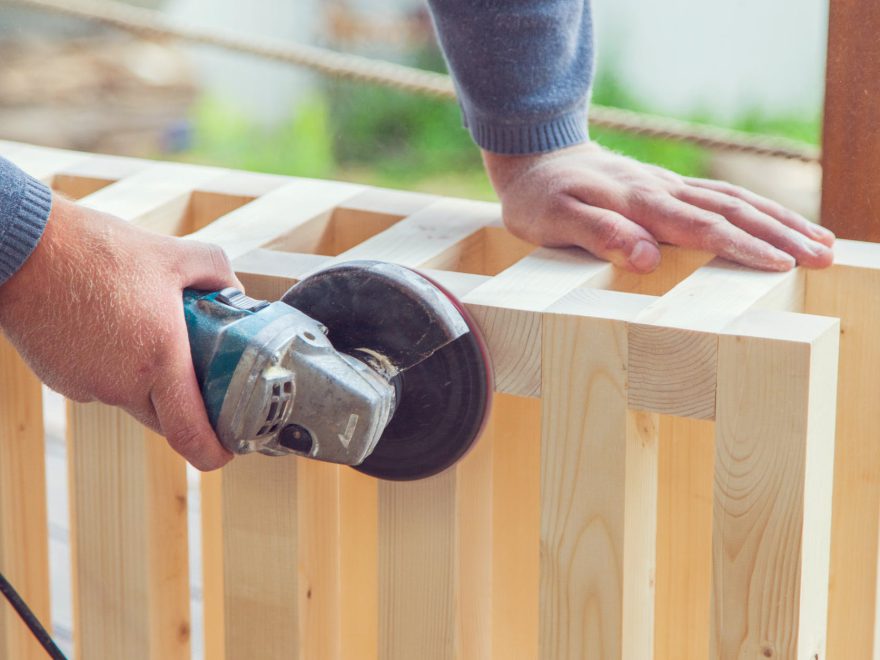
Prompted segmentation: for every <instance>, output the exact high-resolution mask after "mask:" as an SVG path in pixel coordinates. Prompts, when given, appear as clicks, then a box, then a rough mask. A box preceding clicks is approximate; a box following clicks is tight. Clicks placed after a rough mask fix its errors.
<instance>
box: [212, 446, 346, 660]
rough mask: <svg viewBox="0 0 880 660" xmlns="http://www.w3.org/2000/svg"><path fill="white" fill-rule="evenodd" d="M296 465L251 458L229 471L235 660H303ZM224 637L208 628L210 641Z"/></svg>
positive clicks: (228, 643)
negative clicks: (299, 595) (212, 636)
mask: <svg viewBox="0 0 880 660" xmlns="http://www.w3.org/2000/svg"><path fill="white" fill-rule="evenodd" d="M297 463H298V462H297V461H295V460H279V459H277V458H270V457H267V456H260V455H252V456H242V457H239V458H237V459H236V460H234V461H233V462H232V463H230V464H229V465H228V466H226V467H225V468H224V469H223V478H222V479H223V489H222V511H223V588H224V594H223V602H224V604H225V607H224V610H225V611H224V618H225V621H226V626H225V629H224V630H223V631H222V634H223V635H224V636H225V640H224V646H225V653H226V658H229V660H245V659H247V658H289V659H291V660H296V659H297V658H301V657H304V656H302V655H301V654H300V652H299V645H300V640H301V637H300V635H301V632H300V626H299V618H300V607H299V604H300V600H299V598H298V597H297V594H298V592H299V587H300V580H299V577H298V565H297V562H298V554H297V551H296V548H297V522H298V520H297V519H298V509H299V507H298V504H297V502H298V498H299V492H298V483H297ZM328 552H332V549H330V548H328ZM217 632H218V631H217V630H208V629H207V624H206V634H216V633H217Z"/></svg>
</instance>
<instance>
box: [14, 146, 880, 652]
mask: <svg viewBox="0 0 880 660" xmlns="http://www.w3.org/2000/svg"><path fill="white" fill-rule="evenodd" d="M0 155H8V157H9V158H10V159H11V160H13V161H14V162H20V163H21V164H23V165H24V166H26V167H27V168H28V169H29V171H31V172H33V173H34V174H35V175H36V176H39V177H40V178H42V179H43V180H44V181H46V182H48V183H50V184H52V185H53V186H54V187H55V188H56V189H57V190H59V191H60V192H63V193H64V194H66V195H68V196H71V197H74V198H77V199H80V200H81V201H82V203H84V204H86V205H88V206H90V207H92V208H97V209H101V210H104V211H107V212H111V213H115V214H117V215H119V216H121V217H123V218H125V219H127V220H129V221H131V222H136V223H138V224H140V225H142V226H144V227H147V228H149V229H153V230H155V231H161V232H164V233H171V234H176V235H188V236H190V237H192V238H196V239H200V240H206V241H212V242H215V243H218V244H220V245H221V246H222V247H224V249H226V251H227V252H228V253H229V254H230V256H231V258H232V259H233V264H234V267H235V269H236V271H237V273H238V274H239V277H240V278H241V279H242V281H243V282H244V284H245V285H246V287H247V289H248V292H249V293H250V294H251V295H254V296H258V297H266V298H269V299H277V298H278V297H280V295H281V294H282V293H283V292H284V291H285V290H286V289H287V288H288V287H289V286H291V285H292V284H293V283H295V282H296V281H298V280H300V279H302V278H303V277H305V276H308V274H310V273H313V272H315V271H316V270H319V269H321V268H323V267H326V266H328V265H331V264H333V263H337V262H340V261H345V260H349V259H355V258H357V259H362V258H373V259H383V260H387V261H393V262H396V263H400V264H403V265H407V266H410V267H413V268H417V269H420V270H423V271H425V272H427V273H428V274H429V276H430V277H432V278H433V279H435V280H436V281H437V282H439V283H440V284H441V285H443V286H445V287H446V288H447V289H449V290H450V291H452V292H453V293H455V295H457V296H458V297H459V298H460V299H461V300H462V301H463V303H464V305H465V306H466V307H467V309H468V310H469V311H470V312H471V313H472V315H473V317H474V318H475V320H476V321H477V323H478V325H479V326H480V328H481V329H482V331H483V333H484V336H485V338H486V340H487V344H488V348H489V353H490V356H491V358H492V361H493V367H494V371H495V374H496V390H497V395H496V404H495V408H494V411H493V413H492V416H491V418H490V421H489V423H488V426H487V430H486V432H485V434H484V436H483V438H482V439H481V441H480V442H479V443H478V444H477V446H476V448H475V449H474V450H473V451H472V452H471V453H470V454H469V455H468V456H467V457H466V458H465V459H464V460H463V461H461V462H460V463H459V464H458V465H457V466H456V467H455V468H453V469H451V470H449V471H447V472H445V473H443V474H442V475H438V476H437V477H434V478H431V479H427V480H424V481H421V482H415V483H386V482H381V483H380V482H377V481H375V480H372V479H370V478H368V477H365V476H363V475H360V474H359V473H356V472H354V471H352V470H349V469H346V468H339V467H336V466H332V465H324V464H317V463H314V462H309V461H302V460H299V459H268V458H265V457H245V458H239V459H237V460H236V461H233V463H231V464H230V465H229V466H227V467H226V468H224V469H223V470H222V471H221V472H219V473H216V474H211V475H205V476H204V477H203V478H202V490H201V501H202V520H201V524H202V544H201V545H202V548H201V559H202V562H201V564H202V569H203V571H204V600H205V645H204V647H205V649H206V653H207V657H211V658H220V659H222V658H227V659H230V660H232V659H237V658H251V657H266V658H274V657H297V658H304V659H308V658H346V659H347V658H352V659H360V658H366V659H369V658H377V659H378V658H382V659H386V658H388V659H392V658H406V659H409V658H414V657H418V658H437V659H446V658H497V659H502V658H503V659H507V658H536V657H541V658H553V659H555V658H602V659H604V658H627V659H633V660H641V659H643V658H650V657H654V658H658V659H659V658H675V659H679V658H705V657H712V658H724V659H727V658H741V657H742V658H750V657H773V658H797V659H798V660H801V659H809V658H813V657H814V655H815V656H816V657H819V658H825V657H826V655H825V640H826V635H825V627H826V622H827V625H828V627H829V632H828V639H829V640H830V643H832V644H840V647H839V648H841V649H865V648H872V647H871V644H872V643H873V642H872V640H873V637H874V633H873V631H874V627H875V626H876V612H877V610H876V607H875V599H876V582H877V560H878V556H877V555H878V553H877V539H878V535H880V534H878V524H877V520H878V514H880V491H878V490H877V489H876V483H877V481H878V480H876V479H874V478H873V477H872V476H871V475H873V473H874V472H880V454H876V452H875V451H874V450H873V449H872V447H873V446H874V445H875V444H876V443H871V442H867V441H866V437H867V436H866V435H865V434H866V433H868V432H867V431H866V430H865V429H870V428H873V426H871V425H870V424H868V423H867V422H866V421H865V420H866V419H871V418H872V417H871V416H872V415H874V414H875V412H876V409H877V406H876V405H874V404H873V403H872V401H871V398H870V395H869V394H868V392H870V391H874V392H876V391H878V390H877V388H876V383H875V382H874V379H876V375H875V374H876V373H880V369H878V366H880V365H878V364H877V361H878V360H880V355H877V353H876V351H874V350H873V348H872V345H873V344H872V342H871V337H874V336H876V332H875V328H874V325H875V324H876V321H877V319H878V318H880V301H878V300H876V296H875V295H874V292H875V291H876V290H878V289H877V287H874V286H871V284H870V282H872V281H873V279H871V278H874V277H875V275H876V272H877V270H878V269H880V250H878V247H877V246H874V245H867V244H864V245H863V244H857V243H852V242H846V241H843V242H841V245H840V246H839V249H841V252H842V253H843V254H844V255H845V258H844V259H842V260H839V262H838V264H837V265H835V266H834V267H833V268H831V269H829V270H828V271H822V272H810V273H804V272H803V271H800V270H795V271H792V272H791V273H786V274H768V273H756V272H753V271H749V270H746V269H742V268H739V267H736V266H732V265H730V264H727V263H725V262H723V261H721V260H712V259H711V256H710V255H707V254H705V253H700V252H695V251H689V250H680V249H676V248H669V247H664V248H663V257H664V260H663V265H662V266H661V268H660V269H658V271H657V272H656V273H654V274H652V275H648V276H636V275H633V274H631V273H624V272H621V271H618V270H617V269H615V268H613V267H612V266H610V265H609V264H607V263H605V262H601V261H599V260H596V259H593V258H592V257H590V256H589V255H587V254H585V253H583V252H580V251H577V250H558V249H547V248H534V247H533V246H530V245H527V244H525V243H523V242H522V241H519V240H518V239H516V238H514V237H512V236H510V235H509V234H507V232H506V231H505V230H504V229H503V227H502V225H501V220H500V210H499V208H498V207H497V206H496V205H493V204H487V203H478V202H468V201H465V200H454V199H446V198H439V197H435V196H430V195H422V194H413V193H403V192H395V191H384V190H381V189H377V188H370V187H365V186H359V185H352V184H343V183H335V182H329V181H318V180H309V179H295V178H290V177H279V176H274V175H261V174H255V173H243V172H235V171H231V170H224V169H219V168H207V167H198V166H190V165H180V164H166V163H151V162H148V161H140V160H135V159H114V158H112V157H106V158H105V157H102V156H93V155H89V154H80V153H73V152H62V151H58V150H48V149H43V148H38V147H31V146H28V145H21V144H13V143H2V142H0ZM804 311H806V312H808V313H809V314H827V315H828V316H827V317H826V316H812V315H804V314H799V313H797V312H804ZM838 317H839V318H840V319H842V328H843V335H842V339H841V343H840V356H841V362H840V396H839V397H838V396H837V388H836V384H837V369H838V333H839V326H838V324H839V322H838V320H837V318H838ZM16 359H17V358H15V357H14V356H13V355H12V354H11V352H10V351H6V352H5V353H2V354H0V369H4V370H7V371H4V373H10V374H13V376H12V378H13V379H14V380H15V382H16V383H21V384H22V386H24V383H26V382H28V381H27V379H28V378H29V376H28V374H27V372H26V370H24V369H23V367H21V365H20V364H19V365H18V366H16V362H15V360H16ZM31 382H32V381H31ZM4 391H5V390H3V389H0V406H3V405H5V406H13V408H14V409H15V410H18V409H19V408H20V407H21V406H24V407H23V408H22V410H24V411H25V415H26V416H28V419H31V420H33V418H34V412H33V411H34V410H39V407H40V403H39V400H38V398H35V396H36V395H29V397H30V398H28V399H27V401H28V403H26V404H22V403H18V400H17V399H14V398H12V399H10V398H9V396H11V395H5V394H4ZM15 391H16V392H18V391H19V390H18V389H16V390H15ZM36 393H38V389H37V390H36ZM4 396H6V398H5V399H4V398H3V397H4ZM16 396H18V395H16ZM838 400H839V405H838V404H837V401H838ZM28 411H30V412H28ZM835 411H836V419H837V422H836V425H835ZM874 426H876V425H874ZM5 428H6V427H3V426H0V460H2V461H3V463H2V464H0V470H4V469H6V467H5V466H6V465H13V464H14V463H13V460H19V459H15V458H7V457H9V456H12V457H15V456H19V455H22V453H21V452H22V449H21V446H19V445H18V444H16V443H20V442H21V438H23V437H25V435H23V434H30V435H29V436H28V437H30V436H33V437H36V438H38V439H39V437H40V435H41V433H42V430H41V429H40V427H39V425H36V426H35V425H34V423H33V422H25V423H24V426H22V427H21V428H24V429H30V430H26V431H19V430H18V429H19V427H17V426H10V428H9V429H8V430H6V431H4V429H5ZM69 429H70V431H69V442H70V455H69V459H70V471H71V480H70V487H71V498H70V501H71V509H72V514H71V518H72V520H71V531H72V535H73V538H72V547H73V552H74V567H75V569H74V576H75V585H74V600H75V603H76V606H75V612H76V615H75V627H76V631H75V634H76V638H77V648H78V650H79V651H80V653H81V654H82V655H83V657H92V656H94V657H123V656H124V657H144V658H172V657H184V656H186V655H188V653H189V648H190V640H189V638H188V634H189V629H190V628H189V624H190V612H189V586H188V571H189V567H188V563H187V562H188V554H187V553H188V550H187V538H186V527H185V525H186V484H185V474H184V472H183V463H182V461H181V460H180V459H178V458H177V457H176V456H174V455H173V454H170V453H169V452H168V450H167V448H166V447H165V445H164V443H162V442H161V439H159V438H155V437H151V434H149V433H146V432H145V431H144V430H143V429H141V428H140V427H139V426H138V425H137V424H136V423H134V422H133V421H131V420H130V419H129V418H127V417H126V416H124V415H123V414H121V413H119V412H117V411H113V410H111V409H109V408H106V407H104V406H100V405H93V404H90V405H88V406H82V405H72V406H71V410H70V413H69ZM835 431H836V432H835ZM835 436H836V439H835ZM835 441H836V450H835ZM4 452H5V453H4ZM10 452H11V453H10ZM24 455H25V456H27V460H28V461H30V462H31V463H30V464H31V465H33V466H35V467H33V468H32V470H33V474H34V475H35V478H36V479H37V480H39V479H40V478H42V474H43V473H42V471H41V469H40V466H39V460H40V459H39V452H38V451H36V450H34V451H32V452H31V451H27V452H25V454H24ZM832 457H833V460H832ZM832 469H833V472H834V480H833V482H832ZM0 474H5V472H0ZM16 474H17V473H16ZM832 483H833V512H834V513H833V523H832V504H831V502H832ZM30 489H31V485H30V483H25V480H23V479H15V478H13V479H11V480H8V479H4V481H2V482H0V562H3V565H4V566H6V565H12V566H16V563H15V562H20V561H21V559H20V557H22V556H24V555H25V554H26V548H25V543H19V542H17V541H18V539H19V538H24V537H23V536H22V537H20V536H18V534H19V532H14V534H15V535H14V536H10V535H9V534H10V532H9V531H8V530H14V529H19V528H20V526H21V525H23V524H24V525H26V526H27V527H28V529H29V530H30V531H28V535H29V536H27V538H28V539H29V540H28V541H27V542H26V544H27V548H31V547H33V548H39V547H43V548H45V546H46V540H45V531H44V527H45V513H43V514H41V513H40V510H43V511H44V509H45V505H44V504H40V502H39V500H32V501H31V502H32V504H33V511H32V512H31V513H28V514H27V515H25V516H22V515H21V513H20V512H19V511H16V510H13V509H14V507H13V508H10V507H9V506H8V504H6V503H7V502H9V501H14V500H10V497H14V496H16V494H17V493H21V492H24V491H26V490H27V491H29V490H30ZM108 493H112V494H113V495H112V497H111V496H108ZM4 498H5V499H4ZM41 515H42V516H43V517H42V518H40V516H41ZM860 532H864V533H860ZM9 539H14V540H15V542H12V543H10V542H9ZM43 552H45V550H43ZM829 558H830V561H829ZM10 562H11V563H10ZM829 566H830V568H829ZM14 570H18V571H21V570H24V571H25V572H26V574H28V575H30V576H31V577H30V578H27V579H28V580H29V583H30V584H32V585H33V586H32V587H29V589H32V590H33V593H34V594H36V596H35V597H36V598H37V600H38V602H39V599H40V598H43V599H44V601H43V605H42V607H44V608H46V607H47V606H48V594H47V593H46V592H47V586H48V575H47V569H46V562H45V560H38V561H36V562H34V563H29V564H28V565H27V566H26V567H25V568H24V569H21V568H19V569H14ZM829 575H830V578H829ZM829 580H830V585H831V589H830V592H829V589H828V585H829ZM41 593H42V594H44V595H43V596H40V594H41ZM829 603H830V608H829ZM853 603H859V614H858V615H856V616H853V615H852V614H851V612H852V610H853V608H854V607H855V606H854V605H853ZM8 624H9V621H8V619H7V618H0V632H4V631H5V630H6V628H4V626H8ZM850 630H852V631H854V633H855V634H854V636H853V639H854V640H855V641H842V640H848V636H847V633H848V631H850ZM4 639H5V637H4ZM9 639H13V640H20V639H21V638H20V636H15V634H13V636H12V637H10V638H9ZM835 639H836V640H838V641H837V642H835ZM6 643H7V648H13V649H17V648H18V647H16V646H14V644H20V643H21V642H20V641H13V642H6ZM10 644H13V646H10ZM847 644H849V646H847ZM132 648H134V649H137V650H136V651H134V652H132V651H131V649H132ZM0 650H5V649H4V647H3V646H2V645H0ZM7 653H8V651H7ZM132 653H134V655H132ZM767 653H770V655H767ZM828 657H833V656H831V655H830V653H829V656H828ZM837 657H859V656H856V655H852V654H850V655H848V656H847V655H840V656H837Z"/></svg>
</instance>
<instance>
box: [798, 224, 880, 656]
mask: <svg viewBox="0 0 880 660" xmlns="http://www.w3.org/2000/svg"><path fill="white" fill-rule="evenodd" d="M835 252H836V264H835V265H834V266H833V267H832V268H831V269H829V270H826V271H815V272H813V271H810V272H809V273H808V278H807V304H806V307H807V311H809V312H810V313H813V314H826V315H829V316H836V317H840V322H841V336H840V389H839V392H838V408H837V444H836V449H835V456H834V466H835V468H834V470H835V471H834V514H833V527H832V548H831V590H830V594H829V599H830V600H829V619H828V657H829V659H830V660H840V659H845V658H867V657H873V656H875V655H876V654H877V651H878V644H877V639H878V638H877V631H876V627H877V620H878V617H880V611H878V608H877V604H876V603H877V597H878V591H877V575H878V571H877V558H878V538H877V537H878V534H880V524H878V523H880V446H878V443H877V442H875V440H876V431H875V429H877V428H880V406H878V405H877V392H880V370H878V368H877V364H878V362H880V345H878V342H877V337H878V336H880V248H878V246H877V245H875V244H869V243H856V242H852V241H838V244H837V246H836V247H835ZM872 654H873V655H872Z"/></svg>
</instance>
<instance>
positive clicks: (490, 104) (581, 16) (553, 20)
mask: <svg viewBox="0 0 880 660" xmlns="http://www.w3.org/2000/svg"><path fill="white" fill-rule="evenodd" d="M429 5H430V7H431V12H432V14H433V16H434V22H435V25H436V27H437V33H438V36H439V38H440V43H441V45H442V47H443V50H444V53H445V55H446V60H447V63H448V64H449V69H450V72H451V73H452V75H453V77H454V79H455V82H456V87H457V90H458V95H459V100H460V103H461V108H462V113H463V116H464V122H465V125H466V126H467V127H468V129H469V130H470V131H471V134H472V136H473V138H474V140H475V141H476V143H477V144H478V145H479V146H480V147H482V148H483V149H485V150H487V151H491V152H494V153H502V154H528V153H540V152H545V151H551V150H555V149H560V148H563V147H567V146H571V145H573V144H578V143H580V142H583V141H585V140H586V139H587V125H586V116H587V101H588V96H589V89H590V84H591V82H592V74H593V35H592V32H593V26H592V19H591V16H590V8H589V4H588V3H587V2H586V1H585V0H545V1H543V2H540V3H537V2H533V1H531V0H504V1H503V2H498V1H490V0H429Z"/></svg>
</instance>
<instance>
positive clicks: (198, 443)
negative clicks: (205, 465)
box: [166, 426, 205, 458]
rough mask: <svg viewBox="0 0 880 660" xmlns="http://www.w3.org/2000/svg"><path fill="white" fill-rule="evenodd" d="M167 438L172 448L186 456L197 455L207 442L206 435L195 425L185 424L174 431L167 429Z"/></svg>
mask: <svg viewBox="0 0 880 660" xmlns="http://www.w3.org/2000/svg"><path fill="white" fill-rule="evenodd" d="M166 438H167V440H168V444H170V445H171V448H172V449H174V451H176V452H177V453H178V454H180V455H182V456H184V457H186V458H192V457H194V456H197V455H198V454H199V453H200V450H201V448H202V446H203V444H204V442H205V437H204V435H203V434H202V433H200V432H199V430H198V429H197V428H196V427H194V426H184V427H182V428H179V429H175V430H174V431H172V432H167V431H166Z"/></svg>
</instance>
